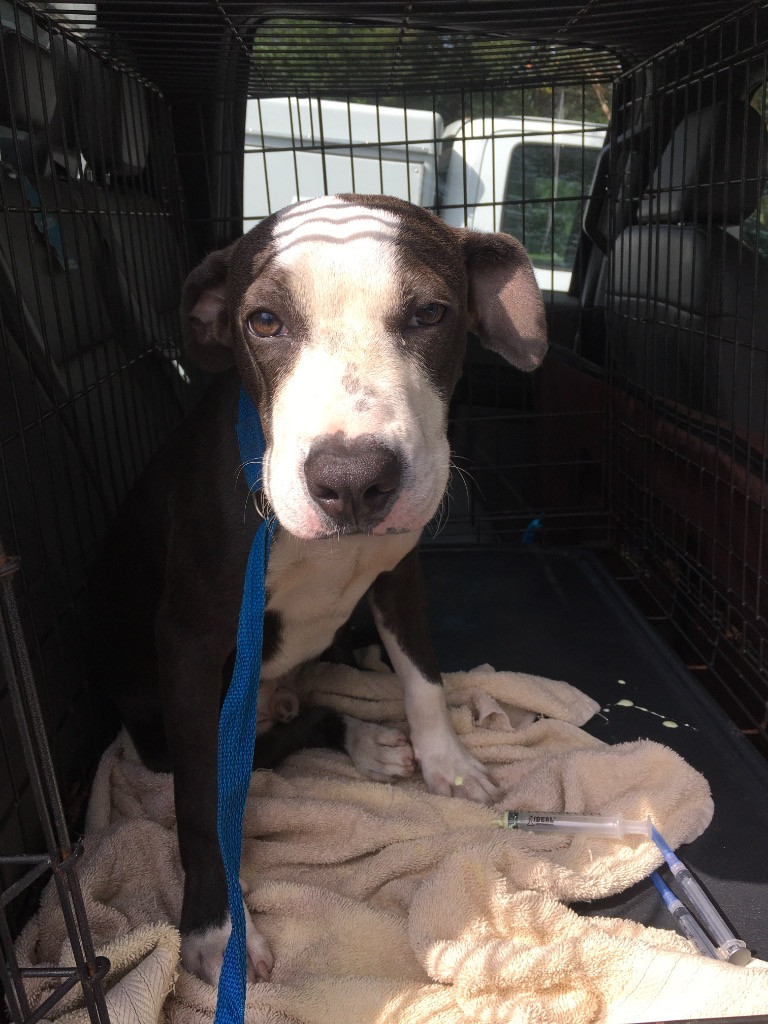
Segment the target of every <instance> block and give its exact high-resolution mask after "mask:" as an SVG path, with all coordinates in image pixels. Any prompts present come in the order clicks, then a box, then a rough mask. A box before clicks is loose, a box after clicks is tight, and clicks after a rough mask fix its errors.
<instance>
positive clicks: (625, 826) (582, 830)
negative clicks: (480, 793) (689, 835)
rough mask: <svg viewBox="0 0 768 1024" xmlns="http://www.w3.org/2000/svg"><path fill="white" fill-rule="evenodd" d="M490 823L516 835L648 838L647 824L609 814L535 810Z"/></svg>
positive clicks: (512, 813)
mask: <svg viewBox="0 0 768 1024" xmlns="http://www.w3.org/2000/svg"><path fill="white" fill-rule="evenodd" d="M494 824H496V825H501V827H502V828H508V829H512V830H516V831H518V832H570V833H571V834H572V835H581V836H604V837H605V838H607V839H623V838H624V836H627V835H638V836H647V837H648V838H649V839H650V838H651V828H652V825H651V822H650V819H649V818H647V819H646V820H645V821H627V820H626V818H621V817H617V816H614V815H611V814H540V813H539V812H538V811H504V813H503V814H502V815H501V817H500V818H496V820H495V822H494Z"/></svg>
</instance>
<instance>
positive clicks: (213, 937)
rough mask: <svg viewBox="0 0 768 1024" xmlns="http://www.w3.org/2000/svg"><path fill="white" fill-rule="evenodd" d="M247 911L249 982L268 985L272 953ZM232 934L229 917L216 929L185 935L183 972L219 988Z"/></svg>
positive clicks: (246, 931) (272, 961) (182, 958)
mask: <svg viewBox="0 0 768 1024" xmlns="http://www.w3.org/2000/svg"><path fill="white" fill-rule="evenodd" d="M244 909H245V947H246V950H247V953H248V962H247V978H248V981H269V975H270V972H271V970H272V967H273V965H274V959H273V957H272V953H271V951H270V948H269V946H268V945H267V940H266V939H265V938H264V936H263V935H262V934H261V932H259V931H258V930H257V928H256V926H255V925H254V923H253V921H252V920H251V915H250V913H249V912H248V908H247V907H245V908H244ZM231 931H232V923H231V921H230V919H229V917H227V920H226V921H225V923H224V924H222V925H217V926H216V927H215V928H207V929H206V930H205V931H202V932H189V933H188V934H187V935H182V937H181V963H182V966H183V967H184V969H185V970H187V971H189V973H190V974H195V975H197V977H198V978H200V979H201V980H202V981H205V982H207V983H208V984H209V985H212V986H213V987H214V988H216V987H217V986H218V984H219V975H220V974H221V966H222V964H223V963H224V951H225V950H226V948H227V941H228V939H229V935H230V932H231Z"/></svg>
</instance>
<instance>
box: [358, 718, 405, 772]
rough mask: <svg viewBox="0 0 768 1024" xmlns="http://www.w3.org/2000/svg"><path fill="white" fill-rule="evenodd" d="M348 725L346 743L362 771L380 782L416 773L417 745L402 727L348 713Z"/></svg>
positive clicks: (359, 769)
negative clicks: (389, 726) (365, 720)
mask: <svg viewBox="0 0 768 1024" xmlns="http://www.w3.org/2000/svg"><path fill="white" fill-rule="evenodd" d="M344 723H345V725H346V727H347V730H346V736H345V742H344V746H345V747H346V750H347V753H348V754H349V756H350V757H351V758H352V763H353V764H354V766H355V768H357V770H358V771H359V772H362V774H363V775H367V776H368V778H369V779H374V780H375V781H376V782H391V781H392V779H405V778H408V777H409V776H411V775H413V773H414V771H415V768H416V762H415V759H414V756H413V748H412V747H411V744H410V743H409V742H408V740H407V738H406V737H405V735H404V734H403V733H402V732H400V730H399V729H388V728H386V727H385V726H383V725H374V724H373V723H371V722H361V721H360V720H359V719H357V718H350V717H349V716H346V715H345V716H344Z"/></svg>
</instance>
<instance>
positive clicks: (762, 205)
mask: <svg viewBox="0 0 768 1024" xmlns="http://www.w3.org/2000/svg"><path fill="white" fill-rule="evenodd" d="M750 106H751V107H754V108H755V110H756V111H757V112H758V113H759V114H760V115H761V116H762V118H763V121H764V122H765V123H766V125H768V89H766V87H765V86H761V87H760V89H758V90H757V91H756V92H755V93H754V95H753V96H752V99H751V102H750ZM755 173H759V171H758V169H757V168H756V169H755ZM740 238H741V241H742V242H743V243H744V245H748V246H749V247H750V249H754V251H755V252H756V253H758V255H760V256H762V257H763V259H768V179H766V180H764V181H763V194H762V196H761V197H760V202H759V203H758V204H757V209H756V210H755V212H754V213H753V214H751V216H749V217H747V218H745V220H744V221H743V222H742V224H741V232H740Z"/></svg>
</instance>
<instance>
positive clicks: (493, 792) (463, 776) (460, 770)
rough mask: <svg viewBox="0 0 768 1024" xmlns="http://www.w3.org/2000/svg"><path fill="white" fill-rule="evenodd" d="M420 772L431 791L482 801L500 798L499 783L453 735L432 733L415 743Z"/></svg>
mask: <svg viewBox="0 0 768 1024" xmlns="http://www.w3.org/2000/svg"><path fill="white" fill-rule="evenodd" d="M414 746H415V748H416V757H417V759H418V761H419V765H420V767H421V774H422V775H423V776H424V781H425V782H426V784H427V786H428V787H429V790H430V792H431V793H438V794H440V795H441V796H463V797H466V798H467V799H468V800H476V801H477V802H478V803H481V804H491V803H493V802H494V801H495V800H498V799H499V795H500V794H499V790H498V787H497V786H496V785H495V783H493V782H492V781H491V779H490V778H489V777H488V772H487V771H486V769H485V768H484V767H483V765H482V764H480V762H479V761H478V760H476V758H474V757H472V755H471V754H468V753H467V751H466V750H465V749H464V747H463V746H462V745H461V742H460V741H459V740H458V739H457V738H456V737H455V736H452V735H448V736H429V737H427V738H425V739H423V740H422V741H421V742H417V743H415V744H414Z"/></svg>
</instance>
